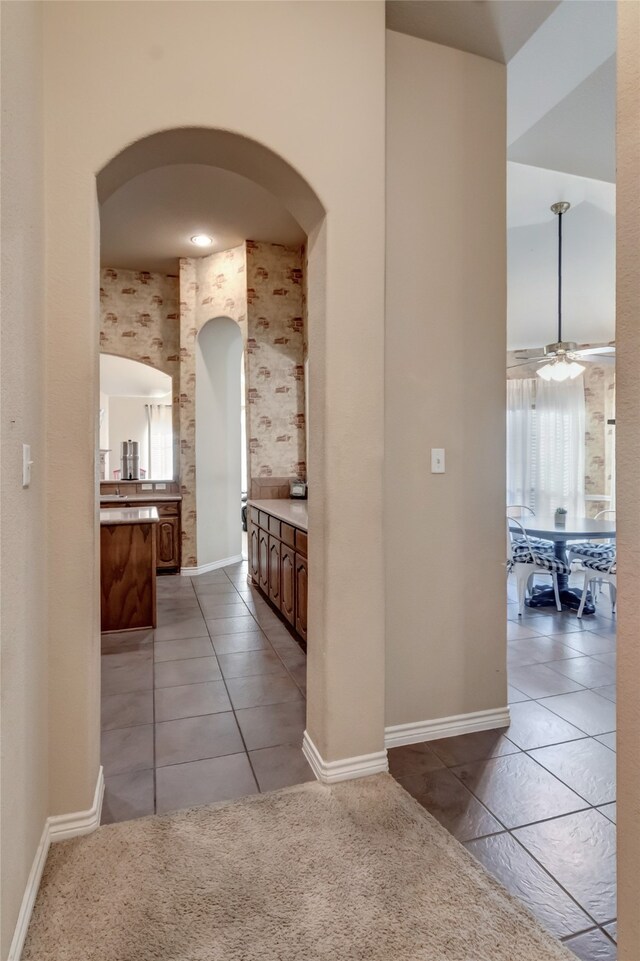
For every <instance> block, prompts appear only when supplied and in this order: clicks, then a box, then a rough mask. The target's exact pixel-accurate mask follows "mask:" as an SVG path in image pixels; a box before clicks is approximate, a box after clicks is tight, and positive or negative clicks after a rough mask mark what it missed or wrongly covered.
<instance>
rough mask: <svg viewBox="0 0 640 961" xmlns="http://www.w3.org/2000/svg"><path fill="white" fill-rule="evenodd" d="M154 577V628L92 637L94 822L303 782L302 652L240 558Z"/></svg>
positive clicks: (307, 775)
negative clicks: (97, 703) (98, 796)
mask: <svg viewBox="0 0 640 961" xmlns="http://www.w3.org/2000/svg"><path fill="white" fill-rule="evenodd" d="M157 584H158V627H157V630H156V631H142V632H139V631H131V632H127V633H123V634H112V635H104V636H103V639H102V764H103V766H104V772H105V799H104V805H103V823H109V822H112V821H121V820H127V819H129V818H134V817H142V816H144V815H145V814H153V813H156V812H157V813H163V812H166V811H172V810H175V809H177V808H182V807H190V806H192V805H195V804H205V803H210V802H213V801H222V800H230V799H232V798H236V797H242V796H244V795H247V794H255V793H257V792H259V791H270V790H274V789H276V788H279V787H285V786H287V785H289V784H297V783H300V782H301V781H305V780H310V779H311V778H312V774H311V770H310V769H309V767H308V765H307V762H306V761H305V759H304V756H303V754H302V751H301V749H300V745H301V744H302V735H303V732H304V727H305V690H306V677H305V664H306V658H305V655H304V652H303V651H302V650H301V649H300V647H299V646H298V644H297V643H296V641H295V640H294V639H293V637H292V636H291V634H290V633H289V631H288V630H287V628H286V626H285V625H284V624H283V622H282V621H281V620H280V619H279V618H278V617H277V616H276V614H274V613H273V611H271V609H270V608H269V606H268V604H267V603H266V602H265V601H264V600H263V599H262V598H261V597H260V595H259V594H258V593H257V592H256V591H255V590H253V589H252V588H251V587H250V586H249V585H248V584H247V566H246V562H243V563H242V564H236V565H233V566H230V567H227V568H224V569H223V570H220V571H216V572H213V573H211V574H205V575H202V576H200V577H197V578H196V577H194V578H186V577H180V576H166V577H159V578H158V582H157Z"/></svg>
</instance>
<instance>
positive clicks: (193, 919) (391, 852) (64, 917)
mask: <svg viewBox="0 0 640 961" xmlns="http://www.w3.org/2000/svg"><path fill="white" fill-rule="evenodd" d="M315 959H322V961H347V959H349V961H351V959H354V961H355V959H362V961H365V959H366V961H405V959H406V961H409V959H411V961H413V959H416V961H418V959H419V961H567V959H573V961H575V958H574V956H573V955H572V954H570V953H569V952H568V951H567V950H566V949H565V948H563V947H562V946H561V945H560V944H559V943H557V942H555V941H554V940H552V939H551V938H550V937H548V936H547V935H546V934H545V933H544V931H543V930H542V929H541V928H540V927H539V926H538V924H537V923H536V922H535V921H534V920H533V918H532V917H531V916H530V915H529V914H528V913H527V912H526V911H525V910H524V908H523V907H522V906H521V905H520V904H519V903H518V902H517V901H515V900H514V899H513V898H511V897H510V896H509V895H508V894H507V893H506V892H505V891H504V889H503V888H501V887H500V886H499V885H498V884H497V883H496V882H494V881H493V880H492V879H491V878H490V877H489V876H488V875H487V874H485V872H484V871H483V869H482V868H481V867H480V866H479V865H478V864H477V863H476V862H475V861H474V860H473V859H472V858H471V856H470V855H468V854H467V852H466V851H465V850H464V849H463V848H462V847H461V845H460V844H458V842H457V841H455V840H454V839H453V838H452V837H451V835H449V834H448V833H447V832H446V831H445V830H444V828H442V827H441V826H440V825H439V824H438V823H437V822H436V821H435V820H434V819H433V818H431V817H430V815H428V814H427V813H426V812H425V811H423V809H422V808H421V807H420V806H419V805H418V804H417V803H416V802H415V801H414V800H413V798H411V797H409V795H408V794H406V793H405V791H404V790H403V789H402V788H401V787H400V786H399V785H398V784H396V782H395V781H394V780H393V779H392V778H391V777H390V776H389V775H378V776H376V777H371V778H366V779H363V780H359V781H348V782H343V783H341V784H338V785H336V786H334V787H331V788H328V787H324V786H322V785H320V784H317V783H311V784H303V785H300V786H299V787H295V788H289V789H287V790H284V791H278V792H275V793H273V794H265V795H258V796H255V797H251V798H247V799H246V800H242V801H237V802H233V803H229V804H224V805H213V806H210V807H201V808H194V809H192V810H189V811H180V812H178V813H176V814H169V815H164V816H154V817H148V818H142V819H140V820H137V821H127V822H125V823H122V824H113V825H109V826H106V827H102V828H100V829H99V830H98V831H96V832H95V833H94V834H92V835H89V836H87V837H82V838H76V839H74V840H72V841H65V842H62V843H60V844H58V845H55V846H54V847H52V849H51V853H50V854H49V859H48V861H47V866H46V869H45V875H44V878H43V882H42V886H41V889H40V893H39V895H38V900H37V903H36V907H35V911H34V915H33V919H32V922H31V927H30V929H29V934H28V938H27V943H26V946H25V950H24V953H23V961H315Z"/></svg>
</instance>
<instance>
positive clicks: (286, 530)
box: [280, 521, 296, 547]
mask: <svg viewBox="0 0 640 961" xmlns="http://www.w3.org/2000/svg"><path fill="white" fill-rule="evenodd" d="M295 533H296V530H295V527H291V526H290V525H289V524H285V522H284V521H283V522H282V524H281V525H280V540H281V541H284V543H285V544H288V545H289V547H295V546H296V541H295Z"/></svg>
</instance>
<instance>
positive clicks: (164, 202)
mask: <svg viewBox="0 0 640 961" xmlns="http://www.w3.org/2000/svg"><path fill="white" fill-rule="evenodd" d="M199 233H205V234H209V235H210V236H212V237H213V238H214V243H213V245H212V246H211V247H207V248H198V247H195V246H194V245H193V244H192V243H191V242H190V238H191V237H192V236H194V235H195V234H199ZM100 235H101V250H100V261H101V263H102V265H103V266H106V267H126V268H128V269H130V270H152V271H157V272H159V273H176V272H177V269H178V258H180V257H202V256H207V255H208V254H212V253H215V252H217V251H219V250H228V249H229V248H230V247H236V246H237V245H238V244H240V243H242V242H243V241H244V240H264V241H269V242H271V243H276V244H287V245H289V244H290V245H296V244H297V245H299V244H302V243H304V240H305V235H304V232H303V231H302V229H301V227H300V226H299V225H298V223H297V222H296V221H295V220H294V218H293V217H292V216H291V214H290V213H289V212H288V211H287V210H286V209H285V208H284V207H283V206H282V204H281V203H280V202H279V201H278V200H276V198H275V197H274V196H273V195H272V194H270V193H269V192H268V191H267V190H265V189H264V188H263V187H260V186H258V184H256V183H254V182H253V181H251V180H248V179H247V178H246V177H242V176H240V175H239V174H236V173H232V172H230V171H228V170H222V169H221V168H219V167H209V166H206V165H204V164H171V165H168V166H165V167H158V168H156V169H155V170H150V171H148V172H147V173H144V174H140V175H139V176H137V177H134V178H133V179H132V180H129V181H127V183H125V184H124V185H123V186H122V187H120V188H119V189H118V190H116V191H115V192H114V193H113V194H111V196H110V197H109V198H108V200H106V201H105V202H104V203H103V204H102V206H101V208H100Z"/></svg>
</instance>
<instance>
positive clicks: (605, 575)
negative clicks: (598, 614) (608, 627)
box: [578, 554, 618, 617]
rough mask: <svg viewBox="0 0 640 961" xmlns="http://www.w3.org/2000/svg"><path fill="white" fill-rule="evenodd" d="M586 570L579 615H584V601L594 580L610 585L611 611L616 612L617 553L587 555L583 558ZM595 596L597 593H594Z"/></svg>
mask: <svg viewBox="0 0 640 961" xmlns="http://www.w3.org/2000/svg"><path fill="white" fill-rule="evenodd" d="M582 566H583V570H584V584H583V587H582V597H581V599H580V607H579V608H578V617H582V612H583V610H584V603H585V600H586V598H587V593H588V591H589V588H590V586H591V584H592V583H593V582H594V581H599V582H601V583H602V582H604V583H605V584H608V585H609V595H610V597H611V611H612V613H613V614H615V612H616V599H617V593H618V585H617V578H616V574H617V567H616V554H613V556H608V557H585V558H583V560H582ZM594 596H595V595H594Z"/></svg>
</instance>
